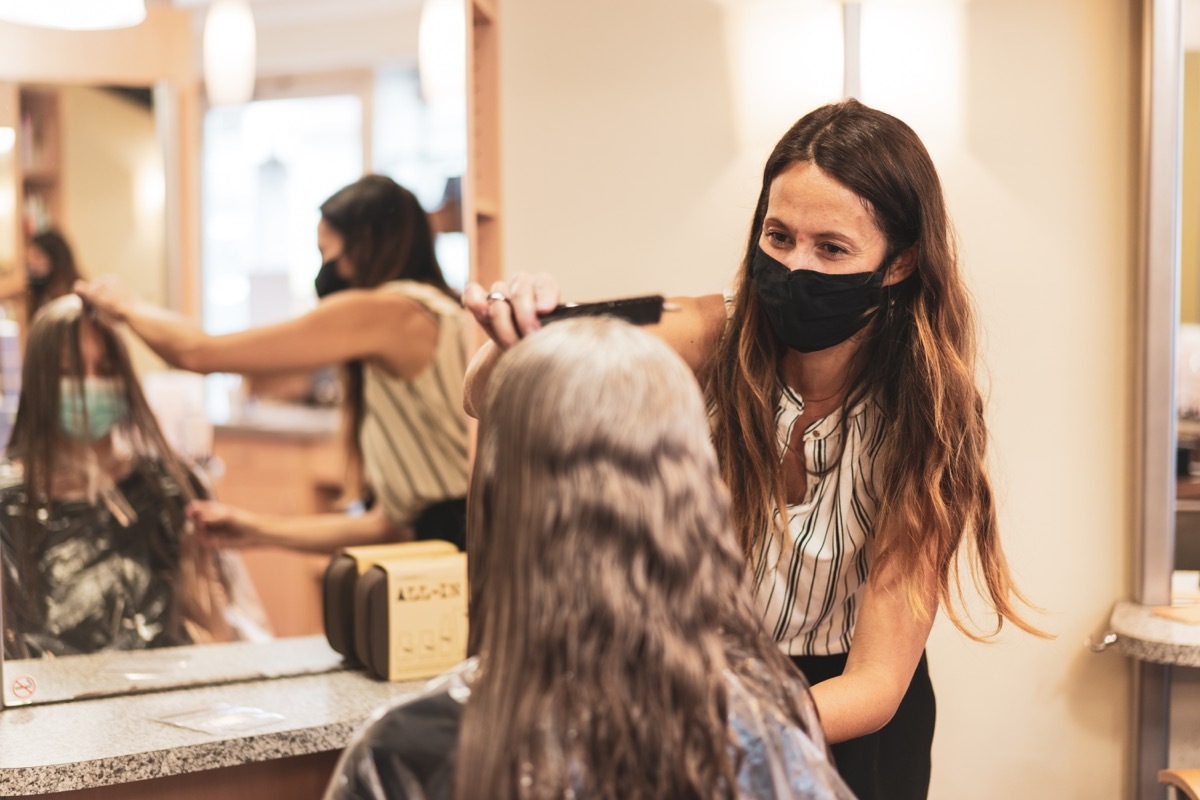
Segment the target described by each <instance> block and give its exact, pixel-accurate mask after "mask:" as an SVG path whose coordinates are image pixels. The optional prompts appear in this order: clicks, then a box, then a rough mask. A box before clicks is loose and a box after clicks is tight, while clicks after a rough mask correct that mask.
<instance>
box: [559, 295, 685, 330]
mask: <svg viewBox="0 0 1200 800" xmlns="http://www.w3.org/2000/svg"><path fill="white" fill-rule="evenodd" d="M665 307H666V298H664V297H663V296H662V295H661V294H650V295H646V296H645V297H623V298H620V299H618V300H601V301H599V302H595V303H566V304H564V305H561V306H558V307H557V308H555V309H554V310H553V311H550V312H547V313H545V314H538V319H539V320H541V321H542V322H556V321H557V320H560V319H570V318H571V317H598V316H606V317H617V318H618V319H623V320H625V321H626V322H632V323H633V324H634V325H655V324H657V323H658V321H659V320H661V319H662V314H663V310H664V308H665Z"/></svg>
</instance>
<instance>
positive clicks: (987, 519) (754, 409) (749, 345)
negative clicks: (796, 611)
mask: <svg viewBox="0 0 1200 800" xmlns="http://www.w3.org/2000/svg"><path fill="white" fill-rule="evenodd" d="M799 161H807V162H811V163H813V164H815V165H816V166H818V167H819V168H820V169H821V170H822V171H823V172H825V174H826V175H828V176H830V177H832V178H833V179H834V180H836V181H838V182H839V183H841V184H842V185H843V186H846V187H847V188H848V189H850V190H851V191H853V192H854V193H855V194H857V195H858V196H859V197H860V198H862V200H863V202H864V203H866V204H867V206H868V207H869V208H870V210H871V211H872V213H873V214H874V217H875V222H876V224H877V225H878V226H879V229H880V230H881V231H882V232H883V234H884V235H885V236H886V237H887V243H888V253H889V255H897V254H899V253H901V252H904V251H905V250H908V249H910V248H912V249H913V250H914V254H915V269H914V270H913V273H912V275H911V277H909V278H908V279H906V280H904V281H901V282H900V283H898V284H895V285H893V286H891V287H889V288H888V290H885V293H884V299H883V302H882V304H881V308H880V310H879V312H878V313H877V314H876V315H875V318H874V320H873V321H872V323H871V324H870V326H868V328H867V334H866V337H865V340H864V341H863V343H862V346H861V349H860V351H859V354H858V357H857V359H856V366H855V370H854V373H853V374H852V375H851V376H850V379H851V384H850V388H849V390H848V392H847V396H846V399H845V401H844V408H853V407H854V406H856V405H857V404H858V403H861V402H864V401H870V402H875V403H876V404H877V405H878V408H879V412H880V413H881V414H882V416H883V418H884V420H886V428H885V432H884V441H883V444H882V447H881V450H880V453H879V455H878V456H877V460H876V465H875V475H876V476H878V477H877V478H876V487H875V488H876V491H877V493H878V496H879V511H878V516H877V517H876V520H875V530H876V539H875V553H874V566H873V568H872V569H873V570H874V571H875V572H874V574H880V567H882V566H884V565H885V564H888V563H889V562H895V563H894V566H895V567H897V568H898V574H903V575H915V574H928V573H927V572H926V570H928V571H931V572H934V573H935V574H936V575H937V580H938V583H937V600H938V603H939V605H941V606H942V608H943V609H944V610H945V612H946V614H947V616H948V617H949V618H950V619H951V620H952V621H953V622H954V624H955V625H956V626H957V627H958V628H959V629H960V630H962V631H963V632H964V633H966V634H967V635H969V636H971V637H972V638H980V637H979V635H978V633H976V632H975V631H973V630H971V627H973V626H968V625H967V623H966V621H965V620H964V619H963V616H962V615H961V614H960V613H959V612H958V610H957V604H956V603H954V602H953V601H954V600H955V598H959V599H961V597H960V593H961V583H962V581H961V575H959V573H958V560H957V554H958V551H959V547H960V545H963V544H965V545H966V546H967V547H968V552H969V554H970V556H971V558H970V565H971V571H972V577H973V578H974V581H975V583H976V585H977V586H979V588H980V589H981V591H982V592H983V594H984V596H985V599H986V600H987V601H988V603H989V606H990V608H991V610H992V611H993V612H994V614H995V619H996V624H995V630H994V631H991V632H989V633H988V635H991V634H994V633H995V632H998V631H999V630H1000V627H1001V626H1002V625H1003V623H1004V621H1005V620H1008V621H1010V622H1012V623H1014V624H1016V625H1017V626H1018V627H1020V628H1022V629H1024V630H1026V631H1030V632H1032V633H1040V631H1037V630H1036V629H1035V628H1033V627H1032V626H1031V625H1029V623H1027V622H1026V621H1025V620H1024V619H1022V617H1021V615H1020V613H1018V611H1017V608H1016V604H1017V603H1018V602H1024V598H1023V596H1022V595H1021V594H1020V592H1019V590H1018V589H1017V588H1016V586H1015V584H1014V582H1013V580H1012V577H1011V575H1010V572H1009V568H1008V563H1007V561H1006V559H1005V557H1004V553H1003V551H1002V549H1001V547H1000V540H999V535H998V532H997V524H996V507H995V502H994V498H993V494H992V485H991V481H990V479H989V477H988V472H987V461H986V450H987V439H988V433H987V426H986V423H985V420H984V403H983V399H982V397H981V396H980V393H979V390H978V388H977V386H976V383H975V318H974V313H973V309H972V304H971V300H970V297H969V295H968V293H967V290H966V287H965V286H964V284H963V278H962V274H961V272H960V270H959V266H958V257H957V254H956V251H955V246H954V241H953V235H952V232H951V226H950V220H949V216H948V214H947V211H946V205H945V200H944V199H943V194H942V186H941V182H940V180H939V179H938V175H937V171H936V169H935V168H934V166H933V161H932V160H931V159H930V157H929V154H928V152H926V150H925V146H924V145H923V144H922V143H921V140H920V139H919V138H918V137H917V135H916V133H914V132H913V130H912V129H911V128H909V127H908V126H907V125H905V124H904V123H903V122H901V121H900V120H898V119H896V118H895V117H893V116H891V115H889V114H885V113H883V112H881V111H877V110H875V109H872V108H869V107H867V106H864V105H862V104H861V103H859V102H857V101H855V100H845V101H842V102H840V103H834V104H831V105H827V106H823V107H821V108H818V109H817V110H815V111H813V112H812V113H810V114H808V115H806V116H805V117H803V118H802V119H801V120H800V121H799V122H797V123H796V124H795V125H794V126H793V127H792V128H791V130H789V131H788V132H787V134H785V135H784V137H783V139H781V140H780V142H779V143H778V144H777V145H776V146H775V149H774V151H773V152H772V153H771V155H770V157H769V158H768V159H767V165H766V168H765V169H764V170H763V181H762V190H761V193H760V194H759V198H758V205H757V208H756V210H755V213H754V222H753V225H752V226H751V229H750V236H749V242H748V244H747V247H746V255H745V258H744V259H743V262H742V268H741V270H740V271H739V273H738V286H737V292H736V298H735V300H734V308H733V315H732V318H731V320H730V324H729V326H728V330H727V332H726V334H725V336H724V338H723V339H722V341H721V343H720V345H719V350H718V354H717V358H716V360H715V362H714V366H713V367H712V369H711V370H710V372H709V375H708V376H707V381H706V387H707V392H708V396H709V401H710V405H711V408H712V410H713V412H714V413H713V418H714V439H715V444H716V447H717V452H718V454H719V456H720V459H721V466H722V474H723V476H724V478H725V480H726V481H727V482H728V484H729V487H730V489H731V491H732V495H733V510H734V519H735V520H737V523H738V526H739V534H740V537H741V541H742V547H743V549H744V550H745V551H746V552H747V553H750V552H751V551H752V550H753V548H754V547H755V546H756V543H757V542H758V541H760V540H761V537H763V536H767V535H770V532H771V531H772V530H773V529H774V528H775V527H776V526H777V525H778V522H777V521H776V519H775V518H774V510H775V509H776V508H786V507H787V500H786V491H785V487H784V478H783V471H782V470H781V469H780V459H781V454H780V451H779V444H778V442H777V436H778V434H777V432H776V422H775V409H776V404H777V402H778V400H779V393H780V389H779V383H778V378H777V369H778V364H779V360H780V358H781V357H782V355H783V352H784V348H785V345H783V344H782V343H781V342H780V341H779V339H778V338H777V337H776V336H775V334H774V333H773V332H772V330H771V328H770V325H769V323H768V322H767V318H766V315H765V313H764V312H763V310H762V308H761V307H760V304H759V301H758V294H757V292H756V291H755V290H754V286H753V282H752V279H751V277H750V262H751V259H752V258H753V256H754V253H755V250H756V248H757V247H758V241H759V235H760V233H761V231H762V225H763V220H764V218H765V216H766V212H767V200H768V196H769V193H770V188H771V183H772V181H774V180H775V178H776V177H777V176H778V175H779V174H780V173H781V172H782V171H783V170H784V169H786V168H787V167H788V166H790V165H792V164H794V163H796V162H799ZM846 416H847V415H843V416H842V419H843V421H844V420H845V418H846ZM843 441H845V437H843ZM919 590H920V587H918V586H910V587H909V598H910V602H911V604H912V605H913V607H914V609H915V610H916V611H917V612H918V613H919V614H929V613H931V612H932V609H928V608H924V607H923V602H922V601H921V599H920V592H919Z"/></svg>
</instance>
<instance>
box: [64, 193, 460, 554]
mask: <svg viewBox="0 0 1200 800" xmlns="http://www.w3.org/2000/svg"><path fill="white" fill-rule="evenodd" d="M317 244H318V248H319V249H320V251H321V257H322V260H323V261H324V262H325V263H326V269H325V271H324V272H325V274H326V275H328V272H329V269H334V270H336V274H337V275H338V276H339V277H340V278H341V279H342V280H344V281H345V282H347V283H348V284H349V286H350V288H349V289H346V290H344V291H338V292H336V293H335V294H332V295H330V296H328V297H327V298H326V299H324V300H323V301H322V302H321V303H320V304H319V305H318V306H317V307H316V308H314V309H313V310H312V311H309V312H308V313H306V314H304V315H302V316H299V317H296V318H294V319H291V320H288V321H287V322H282V323H279V324H277V325H270V326H267V327H263V328H256V329H252V330H248V331H243V332H241V333H233V334H228V335H223V336H211V335H209V334H206V333H204V332H203V331H202V330H201V329H200V328H198V327H196V326H195V325H193V324H192V323H190V322H188V321H187V320H185V319H183V318H182V317H180V316H179V315H177V314H174V313H171V312H168V311H164V310H163V309H160V308H157V307H155V306H153V305H149V304H147V303H144V302H138V301H136V300H134V299H131V298H129V297H127V296H125V295H123V294H122V293H121V292H119V291H117V290H115V289H114V287H112V286H111V285H107V284H104V283H101V282H94V283H90V284H80V285H79V286H78V287H77V291H78V292H79V294H80V295H82V296H83V298H84V300H85V301H87V302H88V303H89V304H91V305H93V306H96V307H98V308H100V309H103V310H104V311H107V312H109V313H111V314H113V315H115V316H116V317H118V318H120V319H123V320H124V321H125V322H127V323H128V325H129V327H130V328H131V329H132V330H133V331H134V333H136V334H137V335H138V336H140V337H141V338H142V339H143V340H145V342H146V344H148V345H149V346H150V347H151V349H153V350H154V351H155V352H156V353H158V355H159V356H161V357H162V358H163V360H164V361H166V362H167V363H168V364H170V365H172V366H174V367H178V368H181V369H187V370H192V371H194V372H203V373H209V372H234V373H269V372H272V371H281V372H283V371H292V370H300V369H315V368H318V367H321V366H324V365H326V364H332V363H341V364H343V365H344V367H345V389H346V391H345V397H346V400H345V409H344V410H345V422H346V425H345V429H346V434H347V437H346V447H347V450H348V455H349V464H350V469H349V473H350V474H349V476H348V478H349V480H350V484H351V488H352V489H357V488H359V487H361V488H363V489H364V490H365V491H366V492H368V493H369V494H370V495H371V496H373V498H374V503H373V505H372V506H371V509H370V511H368V512H367V513H364V514H361V515H357V516H350V515H345V514H322V515H313V516H306V517H295V516H274V515H265V514H257V513H252V512H249V511H245V510H242V509H234V508H230V507H228V506H224V505H222V504H219V503H196V504H194V505H193V507H192V509H191V513H192V516H193V517H194V518H195V519H196V520H197V521H198V522H199V523H200V524H201V525H202V526H203V529H204V531H205V532H206V534H207V535H208V536H209V537H212V538H215V539H216V540H217V543H219V544H222V545H231V544H232V545H239V544H240V545H250V544H264V545H275V546H282V547H293V548H297V549H303V550H313V551H329V550H333V549H336V548H338V547H343V546H348V545H357V544H370V543H375V542H384V541H395V540H405V539H412V538H417V539H426V538H438V539H447V540H449V541H452V542H454V543H455V544H457V545H459V546H460V547H461V546H462V544H463V531H464V529H465V509H466V501H465V495H466V489H467V421H466V417H465V416H464V415H463V413H462V410H461V402H460V398H461V395H462V381H463V371H464V369H465V365H466V355H465V349H464V348H465V341H466V339H465V328H466V325H467V323H468V322H469V317H467V316H466V315H465V314H464V313H463V311H462V309H461V307H460V306H459V304H458V297H457V295H456V294H455V292H454V291H453V290H452V289H450V287H449V286H447V285H446V281H445V279H444V278H443V277H442V272H441V269H440V268H439V266H438V262H437V258H436V256H435V255H434V249H433V234H432V231H431V229H430V224H429V220H428V217H427V216H426V214H425V212H424V210H423V209H422V208H421V205H420V203H419V202H418V201H417V199H416V198H415V197H414V196H413V195H412V193H411V192H409V191H408V190H407V189H404V188H403V187H401V186H400V185H398V184H397V183H395V182H394V181H392V180H391V179H390V178H387V177H384V176H381V175H368V176H366V177H364V178H362V179H360V180H358V181H356V182H355V183H353V184H351V185H349V186H347V187H345V188H343V189H341V190H340V191H338V192H337V193H335V194H334V195H333V196H332V197H330V198H329V199H328V200H327V201H325V203H324V204H323V205H322V206H321V220H320V222H319V223H318V226H317ZM331 263H332V264H333V265H335V266H333V267H330V266H329V265H330V264H331Z"/></svg>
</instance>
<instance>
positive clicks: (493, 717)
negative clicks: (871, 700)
mask: <svg viewBox="0 0 1200 800" xmlns="http://www.w3.org/2000/svg"><path fill="white" fill-rule="evenodd" d="M468 516H469V518H468V534H467V535H468V552H469V554H470V559H471V561H470V565H471V585H472V592H471V606H470V607H471V612H472V620H471V636H472V640H473V644H472V647H473V649H477V650H478V652H479V653H480V671H479V676H478V678H477V680H476V681H475V683H474V685H473V686H472V689H471V698H470V700H469V701H468V702H467V704H466V708H465V710H464V713H463V721H462V727H461V729H460V734H459V747H458V751H457V755H456V761H457V767H456V789H455V795H456V797H457V798H459V800H466V798H475V797H488V798H492V799H493V800H507V799H508V798H518V797H519V798H562V797H572V796H574V797H581V798H582V797H587V798H594V799H595V798H614V799H615V798H621V799H622V800H629V799H631V798H667V797H669V798H731V797H733V796H735V787H736V786H737V780H736V769H737V767H736V763H734V762H735V760H736V759H735V758H734V759H731V755H732V754H736V753H738V749H737V745H736V740H735V739H733V738H731V734H730V731H729V728H728V726H727V721H726V716H727V713H726V712H727V704H728V703H727V694H726V688H725V678H724V677H723V673H724V671H725V670H726V669H730V670H732V671H733V672H734V674H736V675H737V676H738V677H739V678H740V679H741V681H742V683H743V684H744V685H746V686H747V687H748V688H749V689H750V690H751V691H752V692H753V693H754V694H755V696H756V697H757V698H758V702H759V703H760V704H761V705H762V706H763V707H764V709H765V708H768V707H769V708H773V709H779V710H780V713H781V714H782V716H783V717H784V718H786V719H790V720H792V721H793V722H794V723H795V724H796V725H798V726H800V727H801V728H804V727H805V725H804V722H803V721H802V717H803V716H804V715H803V714H802V712H801V710H800V705H801V704H803V703H806V702H807V698H808V695H807V692H806V691H805V690H804V684H803V680H802V679H801V678H800V676H799V675H798V674H797V673H796V672H795V671H794V669H793V668H792V667H791V665H790V664H789V663H788V662H787V661H786V660H785V659H784V657H783V656H782V655H781V654H780V652H779V650H778V649H777V648H776V647H775V646H774V644H773V643H772V642H770V641H769V640H768V637H767V636H766V634H765V633H764V632H763V631H762V626H761V623H759V622H758V620H757V619H756V617H755V615H754V613H753V612H752V611H751V610H750V609H751V605H750V602H749V598H748V595H747V594H746V591H745V589H744V585H743V583H742V575H743V561H742V557H741V553H740V551H739V548H738V545H737V541H736V538H735V536H734V534H733V530H732V526H731V524H730V521H729V498H728V493H727V492H726V490H725V488H724V487H723V486H722V485H721V480H720V474H719V470H718V468H717V463H716V455H715V453H714V451H713V449H712V444H711V441H710V438H709V433H708V424H707V419H706V415H705V410H704V401H703V398H702V396H701V393H700V390H699V387H698V386H697V385H696V381H695V377H694V376H693V375H692V373H691V371H690V370H689V369H688V367H687V366H686V365H685V364H684V363H683V361H682V360H681V359H680V358H679V357H678V356H677V355H675V353H674V352H672V351H671V350H670V349H669V348H668V347H667V346H666V345H665V344H663V343H662V342H661V341H659V340H658V339H656V338H654V337H653V336H651V335H650V334H648V333H646V332H644V331H639V330H637V329H635V328H633V327H632V326H629V325H626V324H625V323H621V322H617V321H614V320H603V319H587V320H583V319H580V320H569V321H564V322H559V323H555V324H553V325H549V326H547V327H546V328H545V329H544V330H542V331H539V332H537V333H536V334H533V335H532V336H530V337H529V338H527V339H525V340H523V341H522V342H521V343H519V344H518V345H516V346H515V347H514V348H513V349H512V350H511V351H509V352H508V353H507V354H506V355H505V357H504V359H503V360H501V362H500V363H499V364H498V365H497V369H496V372H495V374H494V375H493V376H492V379H491V381H490V382H489V386H488V394H487V397H486V399H485V402H484V406H483V409H482V413H481V414H480V438H479V450H478V454H477V457H476V461H475V471H474V474H473V479H472V482H471V496H470V505H469V511H468Z"/></svg>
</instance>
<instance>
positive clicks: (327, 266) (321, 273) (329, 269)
mask: <svg viewBox="0 0 1200 800" xmlns="http://www.w3.org/2000/svg"><path fill="white" fill-rule="evenodd" d="M313 287H314V288H315V289H316V290H317V297H319V298H321V299H324V298H326V297H328V296H329V295H331V294H333V293H334V292H340V291H342V290H343V289H349V288H350V281H348V280H346V279H345V278H343V277H342V276H341V275H339V274H338V271H337V259H336V258H335V259H333V260H332V261H326V262H325V263H324V264H322V265H321V269H320V270H318V271H317V277H316V279H315V280H313Z"/></svg>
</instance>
